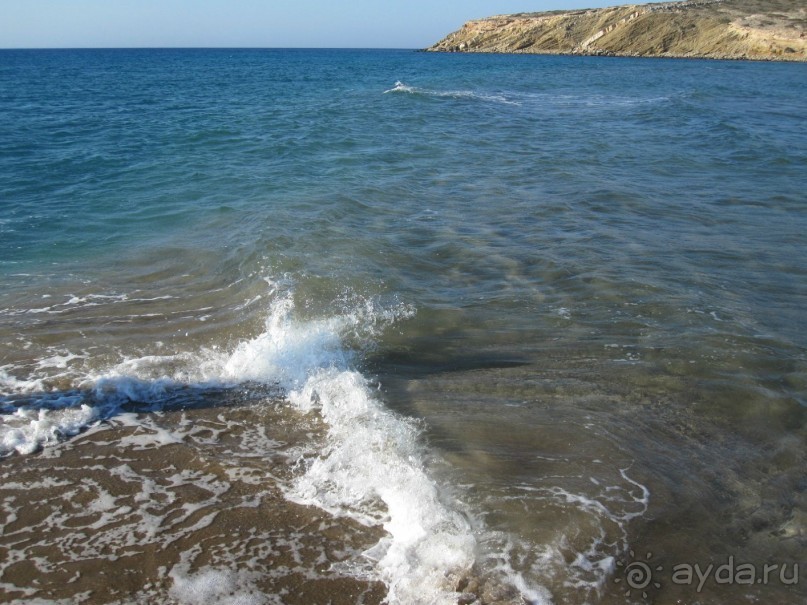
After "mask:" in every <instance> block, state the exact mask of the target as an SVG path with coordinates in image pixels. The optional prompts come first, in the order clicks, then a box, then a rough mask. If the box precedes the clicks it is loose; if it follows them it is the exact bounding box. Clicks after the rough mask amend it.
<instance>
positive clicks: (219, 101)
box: [0, 49, 807, 603]
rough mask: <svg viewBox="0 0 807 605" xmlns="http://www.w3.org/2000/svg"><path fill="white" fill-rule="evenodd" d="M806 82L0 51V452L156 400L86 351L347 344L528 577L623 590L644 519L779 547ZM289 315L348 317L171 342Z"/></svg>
mask: <svg viewBox="0 0 807 605" xmlns="http://www.w3.org/2000/svg"><path fill="white" fill-rule="evenodd" d="M805 99H807V68H805V66H804V65H803V64H784V63H752V62H719V61H699V60H646V59H622V58H620V59H616V58H593V57H553V56H525V55H517V56H509V55H454V54H451V55H442V54H430V53H418V52H412V51H374V50H355V51H352V50H243V49H233V50H228V49H219V50H69V51H68V50H64V51H0V142H2V145H0V343H2V345H3V352H2V354H0V372H2V373H0V379H2V381H3V382H2V383H0V386H2V393H0V394H2V395H3V398H4V399H3V400H4V401H5V404H4V405H5V408H4V409H5V412H6V414H5V420H4V423H5V424H4V425H2V426H0V430H2V431H5V432H4V433H3V434H2V437H3V439H4V442H3V446H2V447H3V452H14V451H18V452H29V451H31V450H34V449H35V448H36V447H38V446H40V445H48V444H50V443H53V442H54V440H56V441H58V440H59V439H60V438H61V439H65V438H67V437H68V436H69V435H70V434H74V433H76V432H79V431H81V430H83V428H84V427H85V426H89V425H92V424H94V423H98V422H109V421H111V419H112V418H114V416H115V414H117V413H118V412H117V411H115V410H117V409H118V408H117V407H116V406H118V405H119V404H120V401H121V397H123V399H127V398H128V400H137V399H138V397H140V396H142V397H145V398H147V397H146V396H145V395H142V394H141V395H136V394H135V395H132V394H131V392H129V391H126V393H128V394H125V395H124V396H119V393H118V392H116V393H117V394H116V395H115V397H114V398H113V399H114V401H112V402H108V401H105V400H104V399H103V397H100V398H99V395H98V394H97V392H95V393H94V394H93V395H92V396H90V395H89V394H88V393H90V391H92V389H93V388H95V385H97V384H99V380H102V379H103V378H104V377H106V378H109V376H111V375H114V376H116V377H118V378H120V376H122V375H125V374H126V371H130V372H132V376H133V377H134V378H137V379H138V380H145V381H146V382H148V381H153V380H155V379H157V378H159V379H163V378H166V379H170V381H173V382H172V384H174V383H176V384H184V385H186V386H187V385H196V386H198V385H199V384H204V385H208V384H209V381H210V380H211V376H214V377H215V378H216V380H219V381H220V380H224V379H225V378H226V380H225V382H227V384H228V385H233V384H241V383H245V382H254V381H258V382H266V383H267V384H268V383H272V384H274V383H276V382H277V383H280V384H281V385H286V384H288V385H290V386H289V387H288V388H289V389H292V387H294V386H295V385H296V386H300V385H301V384H302V383H299V384H298V383H297V382H294V380H297V379H296V378H295V379H294V380H292V378H290V377H292V376H296V373H295V372H298V371H299V372H300V373H302V374H305V375H307V374H306V372H309V371H310V368H308V366H306V365H305V364H306V363H309V361H310V360H311V358H312V356H313V357H315V358H316V360H317V361H316V363H314V367H316V368H317V371H319V370H321V369H322V367H324V366H322V364H325V366H328V367H332V366H333V365H334V364H336V365H337V366H339V367H340V368H341V367H342V366H340V365H339V363H342V362H341V361H340V362H339V363H336V362H334V360H333V357H332V355H333V354H334V351H335V350H339V351H343V352H350V355H348V357H349V360H348V361H347V362H345V363H347V365H346V366H345V368H350V370H351V371H353V370H355V371H359V372H361V374H362V375H363V376H365V377H367V379H368V380H371V381H373V382H374V383H375V382H377V383H378V385H379V389H380V390H379V393H380V395H379V396H378V397H379V400H378V401H379V405H381V406H382V408H383V409H384V410H391V411H392V412H394V414H395V415H398V416H400V417H403V418H414V419H416V422H417V423H418V426H419V427H420V430H421V435H420V437H418V439H419V441H418V443H421V445H422V446H423V447H424V448H425V449H424V451H425V452H427V453H426V454H423V455H424V456H425V458H424V459H428V460H431V458H430V456H432V455H433V456H435V457H436V459H437V460H439V461H440V462H439V463H437V462H435V463H429V464H427V465H426V467H427V471H428V477H429V478H430V480H432V481H433V482H434V485H437V486H439V487H440V489H444V490H447V491H448V492H452V493H453V491H454V490H458V491H459V494H455V495H456V497H457V499H458V501H459V502H461V503H462V504H461V507H466V508H462V510H463V511H465V512H464V513H463V514H467V515H469V516H471V517H473V518H478V519H480V520H481V521H480V523H481V524H482V525H483V526H484V527H485V530H484V531H482V530H481V529H479V530H478V531H477V532H476V534H475V537H476V540H477V542H478V543H479V544H480V545H481V546H480V549H481V551H482V552H483V554H480V555H478V558H477V560H476V565H477V566H478V567H479V568H480V569H481V571H479V573H480V574H482V575H483V576H484V574H485V573H487V572H486V571H485V570H486V569H488V571H489V570H490V569H493V568H496V566H497V565H499V566H500V567H499V569H501V565H505V567H507V566H509V568H510V569H511V571H512V574H511V576H512V577H511V576H508V577H510V581H511V583H513V585H514V586H515V585H517V586H521V588H520V589H519V590H521V591H522V594H524V595H525V596H529V598H535V599H538V598H539V596H537V595H539V593H540V594H541V595H543V597H541V598H552V599H554V601H555V602H558V603H566V602H569V603H577V602H582V601H583V600H586V599H588V600H590V601H593V602H599V601H602V602H614V603H617V602H623V601H621V600H619V599H621V598H622V597H621V595H622V592H620V591H619V590H617V588H619V587H618V585H616V584H614V582H613V580H614V579H615V577H618V574H619V573H620V568H619V567H617V566H615V562H616V561H617V560H619V559H620V558H625V557H626V556H627V553H628V552H630V550H631V549H634V547H635V550H636V551H637V552H638V551H639V550H640V549H642V551H644V550H653V551H654V552H664V553H666V556H667V557H668V559H667V561H668V562H669V563H670V564H672V563H674V562H676V561H677V562H682V561H699V560H701V561H703V560H707V559H708V558H709V557H712V558H714V557H718V556H723V555H725V556H728V555H735V556H736V557H745V560H747V561H750V562H752V563H757V562H763V561H766V560H772V559H775V560H776V561H781V562H785V561H794V560H795V561H802V562H803V561H804V554H805V552H807V546H806V545H805V542H804V535H805V528H804V518H805V514H807V492H806V491H805V485H806V484H805V474H804V468H805V462H807V460H805V448H804V445H805V443H804V441H805V437H807V432H805V430H806V429H805V406H807V316H805V311H804V309H805V301H807V236H805V233H807V101H805ZM284 300H288V301H290V304H291V305H292V310H291V311H289V310H288V309H286V310H285V311H283V312H282V313H281V312H280V311H278V307H277V305H278V304H279V302H282V301H284ZM286 313H290V314H291V315H290V316H287V315H286ZM267 317H269V318H270V322H269V324H266V326H264V321H265V320H266V319H267ZM279 317H282V319H283V320H284V321H289V322H291V324H290V325H293V326H297V323H294V322H298V323H299V325H300V326H304V327H305V329H303V328H299V329H300V330H302V332H305V334H306V335H307V334H309V332H307V331H306V330H308V329H309V327H310V326H311V325H316V326H320V323H317V322H326V323H327V322H328V321H331V320H332V319H334V318H341V319H339V321H340V322H343V323H344V322H345V318H349V321H346V325H347V327H345V326H344V325H343V324H342V323H339V322H337V323H339V326H341V327H335V328H333V330H335V333H336V334H337V335H338V337H339V344H338V345H336V344H333V343H332V342H331V341H330V340H327V342H326V341H324V340H323V341H320V340H316V339H315V340H316V342H315V343H313V344H312V343H311V342H309V341H308V340H305V338H308V336H305V338H304V337H303V336H301V333H298V331H296V330H298V328H293V327H288V326H287V327H288V330H287V331H285V332H283V334H284V336H283V339H284V341H283V342H284V343H286V340H285V339H288V340H289V341H294V339H295V338H300V339H302V340H301V341H300V342H302V344H299V343H298V345H295V347H297V348H295V349H294V351H295V352H294V354H291V353H289V355H287V356H284V357H283V363H285V364H288V365H282V364H281V363H280V362H277V360H275V361H273V362H272V363H273V364H274V365H271V364H270V365H271V368H270V369H266V367H264V365H261V364H263V363H264V361H265V356H266V355H270V354H268V353H266V351H265V350H264V349H260V350H261V351H263V353H260V354H258V353H256V357H255V361H254V364H255V365H253V366H250V364H249V363H247V364H246V365H245V366H243V367H241V366H239V367H240V369H239V370H238V371H237V372H235V371H231V369H230V368H231V365H232V364H230V365H227V363H224V362H222V363H223V365H222V366H221V367H224V368H228V369H227V370H226V372H225V370H222V369H219V370H216V371H213V370H205V372H207V373H205V372H202V373H201V374H197V373H195V372H196V371H197V368H198V366H200V364H202V365H204V364H203V363H202V362H201V361H200V360H207V361H208V362H209V361H210V360H209V357H210V355H209V353H210V351H213V350H216V351H225V352H226V353H227V354H232V355H235V356H237V354H238V352H239V351H240V350H241V349H239V347H243V346H244V343H254V342H256V340H255V339H258V340H260V338H261V336H263V337H267V338H270V339H271V338H273V336H272V335H273V334H274V335H275V336H274V337H277V333H276V332H273V331H272V330H273V329H274V328H271V325H275V324H271V318H275V319H277V318H279ZM311 322H313V324H312V323H311ZM270 324H271V325H270ZM284 325H285V324H284ZM328 325H330V324H328ZM267 326H269V327H267ZM276 327H277V326H276V325H275V328H276ZM267 335H268V336H267ZM303 341H304V342H303ZM295 342H296V341H295ZM286 344H287V343H286ZM284 346H286V345H285V344H284ZM311 347H313V349H316V351H317V353H311V350H313V349H311ZM317 347H319V348H317ZM298 349H299V350H305V351H307V352H308V353H307V354H306V355H302V354H299V351H298ZM250 350H251V349H250ZM272 351H275V349H272ZM275 354H276V351H275V353H271V355H275ZM260 355H264V357H261V359H263V360H264V361H261V360H259V359H258V357H259V356H260ZM271 355H270V357H271ZM145 359H149V360H151V361H149V363H150V364H152V365H150V366H149V368H150V369H149V370H148V371H145V370H143V369H142V367H140V366H137V364H136V363H135V364H134V365H130V366H126V367H128V368H129V370H126V369H125V368H124V369H123V370H122V369H121V367H122V366H121V365H120V364H122V363H123V364H124V365H125V363H130V364H131V363H133V360H134V361H137V360H141V361H142V360H145ZM239 359H240V358H239ZM272 359H273V360H274V359H275V358H274V357H272ZM339 359H342V357H340V358H339ZM154 360H158V361H154ZM159 360H163V361H159ZM178 360H179V361H178ZM189 360H190V361H189ZM323 360H324V361H323ZM211 363H212V362H211ZM183 364H184V365H183ZM135 366H137V367H135ZM178 366H181V367H180V369H179V370H177V367H178ZM186 366H187V367H186ZM281 366H282V367H283V368H284V369H283V370H282V371H281V370H278V368H279V367H281ZM205 367H206V366H205ZM291 368H296V369H291ZM343 369H344V368H343ZM227 372H230V373H229V374H228V373H227ZM284 381H286V382H284ZM288 381H291V382H288ZM141 386H142V385H141ZM149 392H150V393H151V391H149ZM65 393H70V394H72V395H71V397H72V398H71V399H69V401H68V403H67V404H65V403H64V401H63V399H60V398H62V397H63V396H64V394H65ZM355 396H356V397H361V395H359V394H355ZM148 397H152V399H153V397H154V395H153V393H152V394H151V395H149V396H148ZM323 397H324V396H323ZM157 399H159V397H157ZM54 401H58V402H60V403H58V405H57V404H55V403H53V402H54ZM150 401H151V400H150ZM82 403H84V404H87V405H89V406H90V408H93V407H95V409H97V410H103V411H101V412H96V413H93V414H89V412H88V414H89V415H87V416H86V417H82V418H83V420H82V418H79V419H75V418H69V419H65V418H62V417H61V416H58V415H57V412H56V411H53V412H52V413H53V414H54V415H53V417H52V420H53V424H54V426H57V427H59V426H61V427H62V429H60V430H57V431H56V432H55V433H53V432H51V433H49V432H47V431H45V430H44V429H42V427H40V426H39V425H36V426H34V423H33V421H32V420H31V419H30V418H29V417H28V416H24V417H21V416H20V415H19V414H17V415H16V416H15V415H14V412H16V411H17V410H19V409H23V408H24V409H33V410H37V409H40V408H41V409H51V408H59V407H64V406H65V405H67V407H68V408H69V409H73V408H76V409H78V407H79V406H80V405H81V404H82ZM25 406H28V407H25ZM58 413H61V412H58ZM60 423H61V424H60ZM70 423H73V424H70ZM384 430H386V429H384ZM391 430H397V429H391ZM15 431H16V432H15ZM33 455H35V454H33ZM352 463H355V464H359V462H358V461H356V460H353V462H352ZM376 463H377V464H378V465H379V467H378V470H377V473H379V474H384V473H385V472H387V471H386V470H385V467H384V464H385V462H384V460H375V461H374V462H372V464H376ZM344 464H345V465H347V466H348V467H349V465H350V464H351V462H344ZM361 464H370V463H368V462H366V461H364V462H361ZM469 486H470V487H469ZM645 490H646V491H645ZM614 494H616V496H615V495H614ZM648 494H649V495H648ZM368 498H371V496H368ZM312 502H314V503H315V504H317V505H320V506H323V508H326V509H327V508H328V506H326V504H327V502H330V501H329V500H328V498H327V497H325V496H322V497H321V499H320V500H317V499H316V498H314V499H313V500H312ZM323 502H325V504H323ZM344 506H345V507H346V510H348V511H353V512H354V513H355V510H354V509H351V508H350V507H351V506H353V507H354V508H356V506H357V505H355V503H354V504H344ZM458 506H460V505H458ZM359 508H361V507H359ZM603 511H605V512H603ZM704 511H709V512H708V514H707V513H706V512H704ZM351 514H353V513H351ZM356 514H358V513H356ZM485 532H488V533H485ZM497 532H498V533H497ZM681 532H683V537H682V535H681ZM507 536H509V538H507ZM508 539H509V540H511V543H508V542H507V540H508ZM505 543H508V544H511V546H512V545H513V544H515V546H513V548H514V549H515V550H513V551H512V553H511V554H510V555H504V554H502V552H504V550H503V549H504V546H503V545H504V544H505ZM393 550H394V549H393ZM390 552H392V551H390ZM507 552H511V551H507ZM546 553H549V554H546ZM415 559H417V557H415ZM502 561H505V563H504V564H502V563H501V562H502ZM446 565H449V564H448V563H446ZM486 565H487V566H488V567H487V568H486V567H485V566H486ZM166 566H170V565H169V564H166ZM382 567H383V566H382ZM383 569H384V570H386V571H383V570H382V571H381V572H378V573H379V574H380V575H381V577H383V578H386V579H385V581H386V582H387V583H388V584H389V585H390V586H393V589H395V588H394V587H396V586H398V585H397V584H395V582H394V581H391V580H389V577H393V578H399V576H396V575H395V573H399V572H400V569H399V568H397V567H394V569H395V570H397V571H395V572H394V573H393V572H390V571H389V569H387V568H383ZM559 569H560V570H561V571H558V570H559ZM385 573H387V574H392V576H389V575H388V576H384V574H385ZM400 573H403V572H400ZM515 577H518V578H521V579H520V580H518V581H516V580H513V579H512V578H515ZM4 581H9V580H8V579H7V578H4ZM518 582H526V584H524V585H523V586H527V585H528V586H530V587H533V588H530V589H527V588H524V587H523V586H522V585H521V584H518ZM669 584H670V583H669V582H667V587H666V591H667V592H666V593H659V594H660V595H661V596H665V595H667V597H668V598H670V599H673V598H684V599H691V598H693V595H692V592H691V587H680V586H679V587H671V586H670V585H669ZM402 586H403V585H402ZM536 587H542V588H536ZM688 589H689V590H690V592H687V590H688ZM397 590H399V592H398V593H396V594H406V593H405V590H404V588H401V587H398V589H397ZM659 590H663V589H659ZM709 590H711V592H709V593H708V595H707V596H709V599H707V600H708V601H709V602H716V603H717V602H727V603H728V602H731V603H735V602H743V601H742V600H743V599H754V598H762V599H763V600H765V599H770V598H773V599H774V600H779V601H780V602H794V603H795V602H799V599H803V598H804V591H803V588H802V589H801V592H799V591H798V587H795V588H794V587H792V586H782V585H781V583H780V584H779V585H777V586H768V585H765V586H760V587H756V588H753V589H751V588H749V589H748V590H745V589H743V590H745V591H740V590H739V589H738V591H737V592H734V591H732V590H731V589H730V588H727V587H721V586H716V585H710V586H709ZM754 590H757V592H754ZM542 591H545V592H542ZM676 591H678V592H676ZM766 591H778V592H766ZM547 595H549V597H547ZM749 595H750V596H749ZM400 599H401V602H407V599H406V598H404V597H400ZM609 599H611V600H610V601H609ZM737 599H739V601H738V600H737ZM748 602H752V601H751V600H749V601H748Z"/></svg>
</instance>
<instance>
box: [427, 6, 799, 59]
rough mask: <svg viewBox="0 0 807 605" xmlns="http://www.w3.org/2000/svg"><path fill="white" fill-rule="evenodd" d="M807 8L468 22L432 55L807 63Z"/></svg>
mask: <svg viewBox="0 0 807 605" xmlns="http://www.w3.org/2000/svg"><path fill="white" fill-rule="evenodd" d="M805 32H807V2H805V0H689V1H686V2H665V3H658V4H642V5H625V6H615V7H611V8H601V9H588V10H585V9H584V10H573V11H555V12H547V13H519V14H515V15H499V16H495V17H488V18H486V19H479V20H475V21H469V22H468V23H466V24H465V25H463V26H462V28H461V29H459V30H458V31H456V32H454V33H452V34H449V35H448V36H447V37H446V38H444V39H443V40H441V41H440V42H438V43H437V44H435V45H434V46H432V47H430V48H428V49H426V50H429V51H444V52H497V53H546V54H581V55H617V56H639V57H705V58H715V59H756V60H790V61H807V33H805Z"/></svg>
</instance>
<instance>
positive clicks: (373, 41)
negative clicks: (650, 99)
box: [0, 0, 624, 48]
mask: <svg viewBox="0 0 807 605" xmlns="http://www.w3.org/2000/svg"><path fill="white" fill-rule="evenodd" d="M622 3H624V0H610V1H609V0H342V1H341V2H339V1H335V0H0V48H77V47H78V48H80V47H88V48H89V47H153V46H158V47H182V46H201V47H212V46H232V47H238V46H257V47H337V48H338V47H357V48H423V47H425V46H429V45H430V44H432V43H434V42H436V41H437V40H439V39H440V38H442V37H443V36H444V35H446V34H448V33H450V32H452V31H454V30H456V29H458V28H459V27H460V26H461V25H462V24H463V22H465V21H467V20H469V19H474V18H479V17H487V16H490V15H498V14H504V13H517V12H530V11H544V10H558V9H570V8H593V7H599V6H609V5H613V4H622Z"/></svg>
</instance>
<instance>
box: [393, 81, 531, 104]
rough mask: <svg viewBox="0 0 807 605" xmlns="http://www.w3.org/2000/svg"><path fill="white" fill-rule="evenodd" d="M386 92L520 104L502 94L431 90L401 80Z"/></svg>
mask: <svg viewBox="0 0 807 605" xmlns="http://www.w3.org/2000/svg"><path fill="white" fill-rule="evenodd" d="M387 93H406V94H412V95H420V96H424V97H435V98H446V99H470V100H474V101H486V102H490V103H502V104H504V105H520V104H521V103H519V102H517V101H513V100H512V99H510V98H508V97H506V96H505V95H502V94H492V93H483V92H477V91H473V90H432V89H428V88H419V87H416V86H409V85H407V84H404V83H403V82H400V81H398V82H395V86H393V87H392V88H390V89H389V90H385V91H384V94H387Z"/></svg>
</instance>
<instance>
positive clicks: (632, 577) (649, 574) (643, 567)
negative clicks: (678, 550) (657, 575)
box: [614, 550, 664, 599]
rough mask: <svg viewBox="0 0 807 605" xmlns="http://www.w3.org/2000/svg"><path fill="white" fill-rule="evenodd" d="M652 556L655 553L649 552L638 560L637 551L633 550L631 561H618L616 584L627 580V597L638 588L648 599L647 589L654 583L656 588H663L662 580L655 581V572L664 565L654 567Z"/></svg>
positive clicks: (661, 569)
mask: <svg viewBox="0 0 807 605" xmlns="http://www.w3.org/2000/svg"><path fill="white" fill-rule="evenodd" d="M652 558H653V553H650V552H649V553H647V556H646V557H645V560H644V561H637V560H636V555H635V553H634V552H633V551H632V550H631V551H630V560H629V561H627V562H626V561H618V562H617V564H616V565H617V572H616V577H615V578H614V582H615V583H616V584H619V583H621V582H623V581H624V582H625V586H626V587H627V590H626V591H625V596H626V597H629V596H630V594H631V591H633V590H638V591H640V592H641V593H642V597H643V598H645V599H646V598H647V597H648V594H647V590H646V589H647V588H648V587H649V586H651V585H652V586H653V587H654V588H656V589H658V588H661V583H660V582H654V581H653V572H654V571H663V570H664V567H662V566H661V565H657V566H655V567H652V564H651V563H650V559H652Z"/></svg>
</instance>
